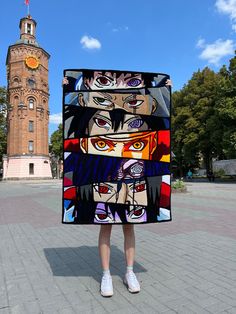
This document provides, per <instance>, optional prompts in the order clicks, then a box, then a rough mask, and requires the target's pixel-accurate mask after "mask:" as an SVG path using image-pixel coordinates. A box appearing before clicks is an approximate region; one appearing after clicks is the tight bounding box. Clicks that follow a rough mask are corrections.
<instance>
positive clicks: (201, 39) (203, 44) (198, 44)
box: [196, 38, 205, 48]
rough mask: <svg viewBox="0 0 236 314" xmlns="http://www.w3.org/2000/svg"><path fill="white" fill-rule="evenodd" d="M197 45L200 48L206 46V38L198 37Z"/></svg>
mask: <svg viewBox="0 0 236 314" xmlns="http://www.w3.org/2000/svg"><path fill="white" fill-rule="evenodd" d="M196 46H197V47H198V48H204V46H205V39H203V38H200V39H198V41H197V45H196Z"/></svg>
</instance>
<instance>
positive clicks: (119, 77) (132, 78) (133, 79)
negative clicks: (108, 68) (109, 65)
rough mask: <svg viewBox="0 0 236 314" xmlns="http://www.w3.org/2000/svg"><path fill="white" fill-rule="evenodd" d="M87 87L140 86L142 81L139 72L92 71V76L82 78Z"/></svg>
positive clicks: (142, 84)
mask: <svg viewBox="0 0 236 314" xmlns="http://www.w3.org/2000/svg"><path fill="white" fill-rule="evenodd" d="M84 84H85V86H86V87H87V88H88V89H93V90H99V89H114V88H121V89H122V88H140V87H143V86H144V81H143V79H142V75H141V74H140V73H126V74H125V73H111V72H105V73H104V72H101V71H94V75H93V77H92V78H86V77H85V78H84Z"/></svg>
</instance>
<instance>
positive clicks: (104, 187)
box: [93, 179, 147, 206]
mask: <svg viewBox="0 0 236 314" xmlns="http://www.w3.org/2000/svg"><path fill="white" fill-rule="evenodd" d="M93 200H94V201H95V202H106V203H118V204H132V205H144V206H147V186H146V181H145V180H142V179H141V180H135V181H133V182H131V183H128V182H127V183H125V182H119V183H112V182H100V183H94V184H93Z"/></svg>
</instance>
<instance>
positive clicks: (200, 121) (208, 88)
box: [172, 67, 219, 176]
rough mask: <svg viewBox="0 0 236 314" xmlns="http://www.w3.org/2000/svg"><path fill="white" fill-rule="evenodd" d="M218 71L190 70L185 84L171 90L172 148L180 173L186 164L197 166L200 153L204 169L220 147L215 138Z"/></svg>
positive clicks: (186, 166)
mask: <svg viewBox="0 0 236 314" xmlns="http://www.w3.org/2000/svg"><path fill="white" fill-rule="evenodd" d="M217 82H218V74H216V73H215V72H214V71H212V70H211V69H209V68H208V67H206V68H204V69H203V70H202V71H200V70H198V71H197V72H195V73H193V75H192V78H191V79H190V80H189V81H188V83H187V84H186V85H184V87H183V88H182V89H181V90H180V91H178V92H175V93H174V94H173V98H172V100H173V111H172V113H173V116H172V130H173V143H172V147H173V151H174V154H175V155H176V161H177V165H178V167H179V169H180V175H181V176H182V175H183V174H184V173H185V172H186V171H187V168H193V167H196V166H197V165H198V163H199V157H200V155H201V156H203V157H204V161H205V164H206V168H207V170H208V169H210V168H211V160H212V157H213V156H215V154H216V151H218V150H219V147H218V146H219V144H218V141H217V139H218V136H217V137H216V138H215V135H214V136H213V134H216V133H215V131H216V127H217V126H216V125H214V123H215V118H214V117H215V104H216V99H217V98H216V95H217Z"/></svg>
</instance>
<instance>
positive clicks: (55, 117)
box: [49, 112, 62, 124]
mask: <svg viewBox="0 0 236 314" xmlns="http://www.w3.org/2000/svg"><path fill="white" fill-rule="evenodd" d="M49 121H50V123H52V124H60V123H62V113H61V112H60V113H54V114H50V116H49Z"/></svg>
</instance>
